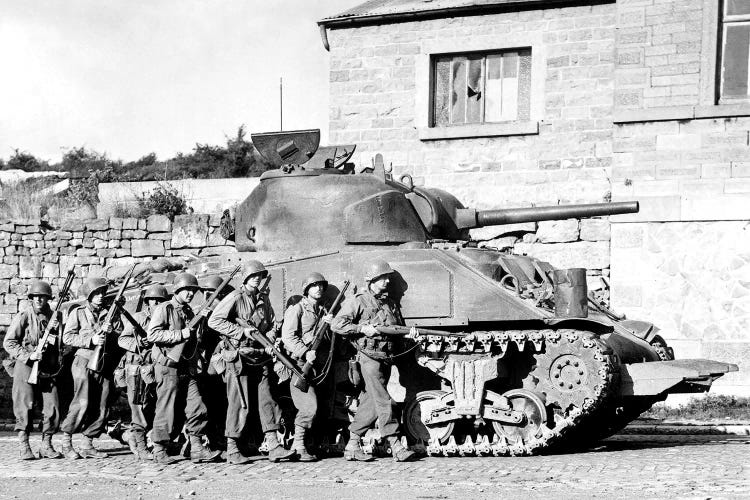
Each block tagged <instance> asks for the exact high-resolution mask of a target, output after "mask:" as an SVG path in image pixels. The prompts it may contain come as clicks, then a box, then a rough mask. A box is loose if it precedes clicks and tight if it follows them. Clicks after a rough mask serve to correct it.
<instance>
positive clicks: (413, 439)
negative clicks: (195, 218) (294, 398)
mask: <svg viewBox="0 0 750 500" xmlns="http://www.w3.org/2000/svg"><path fill="white" fill-rule="evenodd" d="M252 139H253V143H254V145H255V146H256V148H257V149H258V150H259V151H260V153H261V154H262V155H263V156H264V157H265V159H266V160H267V161H269V162H271V163H273V164H275V165H277V166H278V167H279V168H278V169H276V170H271V171H267V172H266V173H264V174H263V175H262V176H261V178H260V183H259V185H258V186H257V187H256V188H255V189H254V190H253V191H252V192H251V193H250V194H249V196H248V197H247V199H245V200H244V201H243V202H242V203H241V204H240V205H239V206H238V207H237V208H236V210H235V212H234V214H233V216H232V215H230V214H229V212H225V214H224V218H223V221H222V231H223V233H224V234H225V236H226V237H227V238H232V239H233V240H234V242H235V245H236V247H237V250H238V253H237V254H228V255H225V256H221V257H214V258H207V259H203V260H200V261H197V262H192V263H190V264H189V266H188V267H189V269H190V270H192V271H193V272H195V273H196V274H197V275H198V276H199V277H205V276H209V275H214V274H224V273H227V272H228V271H229V270H230V269H231V268H232V267H234V266H236V265H237V264H238V263H240V264H241V263H242V261H243V260H248V259H258V260H260V261H262V262H264V263H266V264H267V266H268V268H269V271H270V275H271V277H272V279H271V282H270V288H269V293H270V297H271V299H272V301H273V305H274V308H275V310H276V311H277V314H278V315H279V316H281V311H283V310H284V309H285V306H286V305H287V304H289V303H290V301H293V300H295V298H298V297H299V293H300V289H301V284H302V281H303V280H304V278H305V276H306V275H307V274H308V273H309V272H311V271H317V272H320V273H323V274H324V275H325V276H326V278H327V279H328V281H329V283H330V284H331V286H329V289H328V291H327V295H328V299H329V302H330V301H331V299H332V298H333V297H335V295H336V294H337V292H338V291H339V290H338V289H339V287H340V285H341V283H343V282H344V281H345V280H351V281H352V283H353V284H354V285H355V286H353V287H351V288H350V292H349V293H354V291H356V286H357V285H358V286H359V287H362V286H364V278H363V277H364V270H365V269H366V266H367V264H368V263H369V262H371V261H372V260H373V259H375V258H380V259H384V260H385V261H387V262H388V263H389V264H390V265H391V266H392V267H393V268H394V269H395V270H396V278H395V279H393V280H392V282H391V283H392V286H393V288H394V290H393V293H394V294H395V296H396V298H397V300H398V301H399V302H400V304H401V307H402V312H403V316H404V319H405V322H406V325H407V326H416V327H417V328H418V331H419V330H420V329H421V333H423V334H424V335H423V336H422V337H420V340H419V342H418V344H417V345H416V346H414V348H413V349H412V351H411V352H409V353H407V354H406V355H404V356H403V357H402V359H400V360H399V361H398V362H397V368H398V369H397V370H396V371H395V372H394V376H393V377H392V379H391V382H390V384H389V390H390V391H391V393H392V395H393V396H394V398H395V399H396V400H397V401H398V402H399V403H400V404H401V414H402V423H403V429H404V431H405V433H406V435H407V437H408V441H409V444H410V445H412V446H417V447H424V448H423V449H424V451H426V452H427V453H428V454H430V455H462V456H463V455H531V454H538V453H541V452H545V451H549V450H554V449H570V448H575V447H579V446H581V445H585V444H588V443H591V442H593V441H595V440H598V439H602V438H604V437H607V436H609V435H611V434H613V433H615V432H617V431H618V430H620V429H621V428H622V427H624V426H625V425H626V424H627V423H628V422H630V421H632V420H633V419H635V418H636V417H637V416H638V415H640V414H641V413H642V412H643V411H645V410H647V409H648V408H649V407H650V406H651V405H652V404H653V403H654V402H657V401H661V400H664V399H665V398H666V396H667V395H668V394H674V393H698V392H705V391H708V390H709V388H710V386H711V384H712V382H713V381H714V380H716V379H717V378H719V377H721V376H722V375H723V374H724V373H727V372H731V371H736V370H737V366H736V365H731V364H727V363H723V362H718V361H711V360H705V359H675V358H674V353H673V351H672V349H671V348H670V347H669V346H668V345H667V344H666V342H665V341H664V339H663V338H662V337H661V336H660V335H659V330H658V328H657V327H655V326H654V325H653V324H651V323H649V322H647V321H639V320H631V319H625V318H624V317H623V316H620V315H618V314H617V313H615V312H613V311H611V310H609V309H608V308H607V307H606V306H605V305H603V304H602V303H601V301H600V300H597V299H596V297H594V295H593V294H591V293H588V291H587V286H586V270H585V269H555V268H554V267H553V266H551V265H550V264H549V263H547V262H544V261H541V260H538V259H535V258H534V257H533V256H522V255H514V254H512V253H508V252H504V251H500V250H498V249H493V248H479V247H478V245H477V244H476V242H472V241H471V238H470V235H469V230H471V229H473V228H479V227H484V226H490V225H507V224H513V223H520V222H532V221H545V220H562V219H569V218H587V217H602V216H609V215H617V214H625V213H633V212H637V211H638V203H637V202H621V203H598V204H589V205H569V206H552V207H533V208H518V209H502V210H476V209H473V208H470V207H465V206H464V205H463V204H462V203H461V201H460V200H458V199H457V198H456V197H455V196H453V195H452V194H450V193H449V192H447V191H444V190H441V189H435V188H429V187H419V186H416V185H415V184H414V183H413V182H412V179H411V177H410V176H408V175H404V176H402V177H400V178H399V179H396V178H395V177H394V176H393V175H392V173H391V172H390V171H389V169H388V168H386V167H385V166H384V163H383V161H382V158H381V157H380V156H379V155H378V156H377V157H376V158H375V159H374V161H373V163H372V164H371V165H366V166H364V167H356V166H354V165H353V164H352V163H350V161H349V160H350V158H351V156H352V153H353V151H354V146H338V147H326V148H320V150H318V141H319V132H318V131H316V130H309V131H296V132H282V133H267V134H254V135H253V136H252ZM167 275H168V273H166V274H164V275H163V276H162V278H163V279H164V280H165V281H166V282H168V281H169V280H168V276H167ZM236 285H239V283H237V284H236ZM340 343H341V344H346V342H340ZM345 358H346V354H345V351H339V355H338V356H337V357H336V359H334V360H333V363H332V368H331V370H332V371H333V376H332V377H330V379H331V380H332V382H331V385H332V386H331V387H330V391H328V398H329V400H330V401H329V402H330V407H331V408H330V411H329V414H328V417H329V419H328V424H327V425H332V427H333V428H334V433H335V432H337V431H340V430H342V429H345V428H346V423H347V422H346V420H347V418H348V417H347V409H349V410H351V408H352V407H353V406H354V405H356V392H355V391H354V390H353V387H351V385H350V384H349V382H348V380H347V377H346V359H345ZM331 422H339V424H338V426H337V425H334V424H331ZM333 439H334V438H333V437H332V438H331V440H332V441H333ZM366 443H367V444H369V446H371V447H375V448H377V446H378V434H377V432H375V433H374V434H373V435H372V436H371V439H369V441H366Z"/></svg>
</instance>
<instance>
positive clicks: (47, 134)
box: [0, 0, 363, 162]
mask: <svg viewBox="0 0 750 500" xmlns="http://www.w3.org/2000/svg"><path fill="white" fill-rule="evenodd" d="M362 2H363V0H265V1H260V0H203V1H198V0H150V1H148V0H0V68H2V74H3V76H2V78H0V158H3V159H6V160H7V159H8V158H9V157H10V156H11V155H12V154H13V151H14V150H15V149H16V148H17V149H20V150H22V151H27V152H29V153H32V154H34V155H35V156H37V157H39V158H42V159H45V160H48V161H53V162H54V161H58V160H59V159H60V158H61V156H62V154H63V153H64V152H65V150H66V149H68V148H72V147H79V146H85V147H86V148H91V149H94V150H96V151H99V152H105V153H107V154H108V155H109V156H110V157H111V158H113V159H122V160H124V161H130V160H136V159H138V158H140V157H142V156H144V155H146V154H148V153H150V152H155V153H156V154H157V155H158V157H159V158H160V159H167V158H169V157H171V156H173V155H174V154H175V153H177V152H184V153H188V152H190V151H191V150H192V148H193V147H194V145H195V143H201V144H223V143H224V142H225V136H226V135H229V136H232V135H234V134H235V133H236V131H237V128H238V127H239V126H240V125H242V124H244V125H245V126H246V130H247V131H248V132H268V131H274V130H279V78H283V80H284V129H285V130H295V129H305V128H320V129H321V132H322V140H321V143H322V144H326V141H327V137H328V110H327V108H328V52H326V50H325V49H324V48H323V44H322V42H321V38H320V33H319V30H318V26H317V24H316V21H318V20H320V19H322V18H324V17H327V16H330V15H333V14H337V13H340V12H342V11H344V10H346V9H348V8H351V7H353V6H355V5H358V4H360V3H362Z"/></svg>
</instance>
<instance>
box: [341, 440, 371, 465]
mask: <svg viewBox="0 0 750 500" xmlns="http://www.w3.org/2000/svg"><path fill="white" fill-rule="evenodd" d="M344 459H346V460H350V461H353V462H371V461H372V460H373V458H372V455H370V454H369V453H365V450H363V449H362V439H361V438H360V437H359V436H357V435H356V434H352V435H351V436H349V442H348V443H346V448H344Z"/></svg>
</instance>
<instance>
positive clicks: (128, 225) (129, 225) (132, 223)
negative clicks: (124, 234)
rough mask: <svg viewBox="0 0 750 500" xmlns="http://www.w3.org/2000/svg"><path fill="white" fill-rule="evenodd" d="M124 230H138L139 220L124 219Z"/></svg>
mask: <svg viewBox="0 0 750 500" xmlns="http://www.w3.org/2000/svg"><path fill="white" fill-rule="evenodd" d="M122 228H123V229H138V219H134V218H132V217H129V218H127V219H122Z"/></svg>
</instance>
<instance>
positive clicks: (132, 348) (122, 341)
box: [117, 309, 151, 365]
mask: <svg viewBox="0 0 750 500" xmlns="http://www.w3.org/2000/svg"><path fill="white" fill-rule="evenodd" d="M133 319H135V320H136V321H137V322H138V324H139V325H140V326H141V328H143V330H144V331H146V329H147V328H148V324H149V322H150V321H151V312H150V311H149V310H148V309H145V310H143V311H140V312H137V313H135V314H134V315H133ZM124 323H125V328H124V329H123V330H122V334H120V337H119V338H118V339H117V344H118V345H119V346H120V347H122V348H123V349H125V357H124V362H125V364H128V365H139V364H141V363H143V362H147V359H142V358H149V359H150V356H149V355H148V353H149V350H150V349H151V343H150V342H149V341H148V339H146V338H144V337H142V336H140V335H139V334H138V332H137V331H136V330H135V327H134V326H133V325H132V324H131V323H130V322H129V321H125V322H124ZM139 341H140V349H139V348H138V342H139ZM139 352H140V355H139V354H138V353H139Z"/></svg>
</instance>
